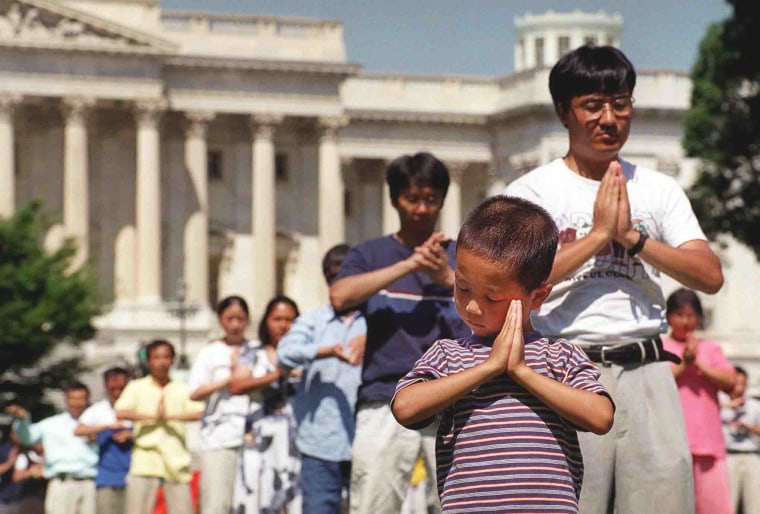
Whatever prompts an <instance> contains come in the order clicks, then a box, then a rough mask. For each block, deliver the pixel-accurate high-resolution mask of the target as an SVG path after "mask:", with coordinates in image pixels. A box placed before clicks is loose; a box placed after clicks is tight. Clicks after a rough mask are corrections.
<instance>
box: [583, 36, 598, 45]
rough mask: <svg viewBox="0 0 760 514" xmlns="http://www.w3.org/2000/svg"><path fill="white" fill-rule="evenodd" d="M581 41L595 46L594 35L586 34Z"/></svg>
mask: <svg viewBox="0 0 760 514" xmlns="http://www.w3.org/2000/svg"><path fill="white" fill-rule="evenodd" d="M583 42H584V43H585V44H587V45H589V46H596V36H586V37H584V38H583Z"/></svg>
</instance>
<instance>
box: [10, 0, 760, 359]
mask: <svg viewBox="0 0 760 514" xmlns="http://www.w3.org/2000/svg"><path fill="white" fill-rule="evenodd" d="M505 30H509V28H506V27H505ZM514 30H516V34H517V37H516V40H517V44H516V47H515V71H514V72H511V73H506V71H507V70H505V73H506V74H505V75H503V76H498V77H486V78H483V77H469V76H458V75H442V76H431V75H406V74H384V73H365V72H363V71H362V67H361V63H352V62H349V61H348V60H347V57H346V48H345V44H344V40H343V27H342V24H341V23H340V22H339V21H332V20H310V19H296V18H280V17H263V16H247V15H227V14H209V13H203V12H183V11H165V10H163V9H161V7H160V5H159V3H158V0H0V216H7V215H9V214H11V213H12V212H14V210H15V209H16V208H18V206H20V205H22V204H24V203H26V202H28V201H30V200H32V199H35V198H39V199H42V200H43V201H44V205H45V208H46V209H47V210H48V211H49V212H51V213H54V214H57V215H59V219H60V223H59V224H58V225H56V226H55V227H53V229H52V230H51V231H50V233H49V234H48V241H47V243H48V244H49V245H56V244H60V241H61V240H62V238H64V237H69V238H73V239H74V240H75V241H76V243H77V244H78V249H79V250H78V254H77V257H76V259H77V265H82V264H85V263H87V264H88V265H90V266H92V267H93V269H94V270H95V273H96V275H97V277H98V281H99V286H100V288H101V291H102V293H103V295H104V296H105V297H106V298H107V299H108V300H109V302H110V307H109V309H108V312H107V313H106V314H104V315H103V316H102V317H101V318H99V319H98V328H99V333H98V336H97V338H96V340H95V341H93V342H92V343H90V344H88V345H87V347H86V348H87V352H88V354H89V356H90V357H91V358H92V359H94V360H95V361H96V362H99V361H102V360H104V359H108V358H112V357H113V356H114V355H123V356H129V357H130V358H131V357H132V356H133V355H134V351H135V349H136V347H137V345H138V343H139V342H140V341H143V340H146V339H149V338H154V337H157V336H164V337H169V338H172V339H174V340H177V339H178V337H179V334H180V327H182V328H181V330H182V333H183V334H186V338H187V342H188V350H189V353H190V355H191V356H192V354H193V351H194V349H195V348H196V347H197V345H199V344H202V343H203V342H204V341H206V340H207V338H208V337H209V334H210V332H213V331H215V330H216V327H215V316H214V315H213V313H212V311H211V309H210V306H211V305H213V303H214V302H215V300H217V299H218V298H221V297H222V296H225V295H228V294H240V295H242V296H244V297H245V298H247V299H248V300H249V302H250V303H251V305H252V308H253V311H254V316H253V317H254V319H257V318H258V315H259V313H260V312H261V311H262V309H263V306H264V304H265V303H266V302H267V301H268V299H269V298H271V297H272V296H273V295H274V294H275V293H277V292H284V293H285V294H288V295H290V296H292V297H293V298H295V299H296V300H297V301H298V302H299V304H300V305H301V307H302V308H303V309H309V308H312V307H315V306H316V305H318V304H320V303H322V302H323V301H324V299H325V296H326V288H325V286H324V284H323V280H322V277H321V268H320V261H321V256H322V254H323V253H324V251H325V250H327V249H328V248H329V247H331V246H332V245H334V244H336V243H339V242H343V241H346V242H348V243H349V244H355V243H358V242H360V241H362V240H365V239H367V238H371V237H376V236H379V235H381V234H383V233H388V232H390V231H393V230H395V225H396V224H397V219H396V214H395V211H394V210H393V209H392V207H391V205H390V202H389V200H388V193H387V191H386V186H385V185H384V180H383V178H384V169H385V166H386V164H387V163H388V162H389V161H390V160H391V159H393V158H395V157H397V156H398V155H400V154H403V153H413V152H417V151H419V150H423V149H424V150H428V151H431V152H433V153H435V154H436V155H437V156H438V157H439V158H441V159H442V160H443V161H445V162H446V164H447V165H448V166H449V169H450V170H451V173H452V185H451V189H450V191H449V195H448V197H447V199H446V203H445V206H444V212H443V215H442V221H441V229H442V230H443V231H445V232H446V233H448V234H449V235H451V236H455V235H456V233H457V231H458V228H459V225H460V222H461V220H462V217H463V215H464V214H465V213H466V212H467V211H468V210H469V209H470V208H471V207H473V206H474V205H475V204H477V202H479V201H480V200H481V199H483V198H484V197H486V196H487V195H489V194H493V193H495V192H501V191H502V190H503V188H504V186H505V185H506V184H507V183H508V182H509V181H510V180H512V179H513V178H515V177H516V176H519V175H520V174H521V173H524V172H525V171H527V170H529V169H531V168H533V167H535V166H537V165H540V164H543V163H546V162H548V161H549V160H551V159H554V158H556V157H559V156H562V155H563V154H564V153H565V151H566V147H567V140H566V133H565V129H564V128H563V127H562V125H561V124H560V123H559V122H558V121H557V119H556V117H555V114H554V111H553V108H552V104H551V99H550V96H549V92H548V87H547V79H548V72H549V68H550V66H551V65H552V64H553V63H554V62H555V61H556V59H557V58H558V57H559V56H560V55H562V54H563V53H564V52H566V51H568V50H569V49H572V48H575V47H577V46H579V45H582V44H584V43H589V42H590V43H597V44H612V45H619V42H620V35H621V32H622V19H621V18H620V17H619V16H618V15H608V14H605V13H601V12H600V13H595V14H587V13H581V12H572V13H553V12H549V13H545V14H541V15H525V16H523V17H518V18H516V19H515V27H514ZM689 95H690V82H689V79H688V76H687V75H686V74H685V73H683V72H677V71H672V70H639V80H638V84H637V87H636V91H635V96H636V120H635V124H634V129H633V133H632V136H631V138H630V140H629V142H628V143H627V145H626V147H625V156H626V158H628V159H630V160H632V161H634V162H637V163H639V164H642V165H646V166H649V167H654V168H656V169H659V170H661V171H664V172H666V173H670V174H673V175H674V176H676V177H678V178H679V180H680V181H681V182H682V183H684V184H686V183H688V181H689V180H691V179H692V177H693V173H694V170H695V164H694V163H693V162H692V161H690V160H688V159H685V158H684V154H683V150H682V149H681V145H680V140H681V137H682V122H683V119H684V115H685V113H686V111H687V109H688V107H689ZM719 252H720V254H721V257H722V259H723V262H724V266H725V268H726V275H727V281H726V286H725V287H724V289H723V290H722V291H721V293H720V294H719V295H717V296H716V297H713V298H709V299H706V302H707V307H708V312H709V318H710V319H709V322H710V323H709V326H708V330H709V332H710V333H712V334H714V335H715V337H716V338H718V339H720V340H721V341H722V342H724V343H725V347H726V349H727V351H728V352H729V354H731V355H732V356H734V357H741V358H742V359H744V360H746V361H747V362H750V363H752V361H754V359H757V358H758V357H760V353H759V351H758V350H756V349H755V346H756V345H755V344H754V343H756V342H758V341H757V339H758V335H757V334H758V330H760V320H758V318H759V317H758V316H756V315H754V314H755V311H756V302H755V301H751V300H750V299H752V298H753V295H751V291H750V290H749V289H750V288H751V287H752V285H753V282H754V279H755V278H756V277H757V275H758V269H757V268H758V267H757V264H756V262H755V260H754V257H753V256H752V254H751V253H750V252H749V251H747V250H746V249H744V248H743V247H740V246H738V245H735V244H728V245H727V246H726V245H724V246H721V247H719ZM666 287H667V288H670V289H672V287H674V285H673V284H672V283H668V284H667V285H666ZM181 297H182V298H184V302H180V301H179V299H180V298H181ZM185 304H189V305H191V306H192V307H193V309H190V312H188V313H186V315H185V317H184V318H182V317H179V316H178V315H177V311H178V308H179V307H181V306H182V305H185ZM183 339H184V336H183ZM759 362H760V361H759Z"/></svg>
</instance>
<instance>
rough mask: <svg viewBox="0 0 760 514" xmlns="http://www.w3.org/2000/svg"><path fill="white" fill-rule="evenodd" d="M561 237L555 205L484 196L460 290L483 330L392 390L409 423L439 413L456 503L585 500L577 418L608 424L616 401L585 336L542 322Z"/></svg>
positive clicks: (423, 362) (443, 462)
mask: <svg viewBox="0 0 760 514" xmlns="http://www.w3.org/2000/svg"><path fill="white" fill-rule="evenodd" d="M557 237H558V235H557V229H556V226H555V225H554V222H553V221H552V220H551V218H550V217H549V215H548V214H547V213H546V211H544V210H543V209H541V208H540V207H538V206H536V205H534V204H532V203H530V202H528V201H526V200H521V199H518V198H510V197H505V196H497V197H494V198H490V199H488V200H486V201H485V202H483V203H482V204H481V205H480V206H478V207H477V208H476V209H475V210H474V211H473V212H472V213H471V214H470V215H469V216H468V217H467V219H466V220H465V222H464V225H463V226H462V229H461V231H460V233H459V238H458V239H457V256H456V257H457V264H456V271H455V281H454V302H455V304H456V309H457V312H458V313H459V315H460V316H461V317H462V319H463V320H464V321H465V323H467V325H468V326H469V327H470V328H471V329H472V331H473V334H472V335H471V336H469V337H467V338H464V339H459V340H451V339H441V340H438V341H437V342H436V343H435V344H434V345H433V346H432V347H431V348H430V349H429V350H428V351H427V352H426V353H425V355H423V357H422V358H421V359H420V360H419V361H418V362H417V363H416V364H415V367H414V369H412V371H410V372H409V373H408V374H407V375H406V376H405V377H404V378H402V379H401V381H399V384H398V386H397V389H396V395H395V397H394V399H393V401H392V409H393V414H394V416H396V419H397V420H398V421H399V422H400V423H401V424H403V425H404V426H407V427H409V428H420V427H422V426H425V425H427V424H429V423H430V422H431V421H433V419H434V418H436V417H437V418H438V421H439V428H438V437H437V444H436V459H437V461H438V489H439V493H440V495H441V505H442V508H443V511H444V512H451V513H453V512H482V511H483V510H484V509H488V510H489V511H493V512H505V511H508V510H510V511H511V510H515V509H519V512H546V511H547V510H551V511H552V512H573V513H575V512H578V498H579V496H580V489H581V480H582V476H583V464H582V459H581V454H580V449H579V447H578V439H577V434H576V430H588V431H591V432H594V433H596V434H604V433H606V432H607V431H608V430H609V429H610V427H611V426H612V420H613V411H614V407H613V403H612V400H611V399H610V398H609V396H608V395H607V392H606V391H605V389H604V388H603V387H602V386H601V385H600V384H599V383H598V382H597V378H598V376H599V371H598V370H597V369H596V367H595V366H594V365H593V364H592V363H591V362H590V361H589V360H588V358H587V357H586V356H585V354H584V353H583V352H582V351H581V350H580V349H579V348H577V347H576V346H574V345H573V344H571V343H569V342H568V341H565V340H561V339H560V340H557V341H553V342H550V341H549V340H547V339H545V338H543V337H542V336H541V334H539V333H538V332H536V331H534V330H533V328H532V327H531V324H530V311H532V310H534V309H536V308H538V307H539V306H540V305H541V303H542V302H543V301H544V300H545V299H546V297H547V296H548V295H549V292H550V291H551V285H550V284H549V283H548V282H547V278H548V277H549V273H550V271H551V268H552V262H553V260H554V254H555V251H556V246H557ZM523 330H524V332H523Z"/></svg>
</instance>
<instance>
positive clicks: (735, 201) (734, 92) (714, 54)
mask: <svg viewBox="0 0 760 514" xmlns="http://www.w3.org/2000/svg"><path fill="white" fill-rule="evenodd" d="M729 3H730V4H732V5H733V8H734V9H733V15H732V16H731V17H729V18H728V19H727V20H725V21H723V22H722V23H718V24H715V25H712V26H711V27H710V28H709V29H708V32H707V35H706V36H705V38H704V39H703V40H702V42H701V44H700V49H699V57H698V59H697V62H696V64H695V66H694V68H693V70H692V74H691V78H692V82H693V90H692V97H691V110H690V112H689V114H688V116H687V118H686V131H685V135H684V148H685V149H686V153H687V154H688V155H689V156H692V157H697V158H699V159H700V160H701V167H700V170H699V171H700V172H699V175H698V178H697V180H696V182H695V183H694V185H693V186H692V188H691V190H690V192H689V196H690V197H691V199H692V202H693V205H694V209H695V211H696V212H697V216H698V217H699V219H700V222H701V223H702V227H704V229H705V231H706V232H707V233H708V235H709V236H711V237H714V236H715V235H717V234H720V233H726V234H731V235H733V236H734V237H735V238H736V239H738V240H739V241H742V242H744V243H745V244H747V245H748V246H749V247H751V248H752V249H753V250H754V252H755V254H756V255H757V256H758V257H760V59H758V58H757V50H758V48H760V16H758V12H760V10H758V9H757V4H756V2H754V1H753V0H729Z"/></svg>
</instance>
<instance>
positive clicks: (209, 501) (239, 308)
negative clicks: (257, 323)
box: [188, 296, 258, 514]
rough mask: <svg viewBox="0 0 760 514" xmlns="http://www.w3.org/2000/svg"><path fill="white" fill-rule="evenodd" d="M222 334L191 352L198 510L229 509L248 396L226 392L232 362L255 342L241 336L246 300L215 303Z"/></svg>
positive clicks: (221, 512)
mask: <svg viewBox="0 0 760 514" xmlns="http://www.w3.org/2000/svg"><path fill="white" fill-rule="evenodd" d="M216 312H217V315H218V316H219V324H220V325H221V326H222V329H223V330H224V337H222V338H221V339H218V340H216V341H212V342H211V343H209V344H208V345H207V346H206V347H205V348H203V349H202V350H201V351H200V353H198V355H197V356H196V358H195V361H194V363H193V368H192V370H191V371H190V378H189V381H188V388H189V391H190V398H191V399H192V400H196V401H202V400H205V401H206V410H205V412H204V413H203V418H201V430H200V448H201V454H200V456H201V512H210V513H215V514H216V513H219V514H228V513H231V512H232V496H233V492H234V488H235V470H236V469H237V458H238V451H239V449H240V448H241V447H242V445H243V435H244V433H245V418H246V415H247V414H248V412H249V398H248V395H245V394H232V393H231V392H230V377H231V375H232V367H233V366H234V365H235V362H236V361H237V359H238V357H239V356H240V355H241V354H243V353H244V352H245V351H246V350H247V349H248V348H252V347H255V346H258V343H254V342H251V341H249V340H247V339H246V337H245V330H246V328H247V327H248V321H249V319H248V304H247V303H246V301H245V300H244V299H243V298H241V297H239V296H228V297H227V298H224V299H223V300H221V301H220V302H219V304H218V306H217V309H216Z"/></svg>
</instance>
